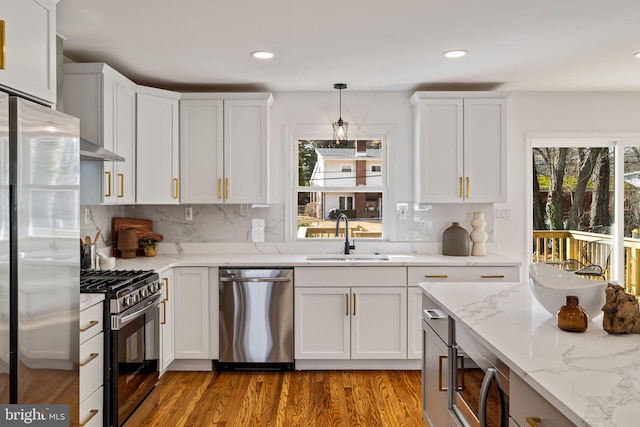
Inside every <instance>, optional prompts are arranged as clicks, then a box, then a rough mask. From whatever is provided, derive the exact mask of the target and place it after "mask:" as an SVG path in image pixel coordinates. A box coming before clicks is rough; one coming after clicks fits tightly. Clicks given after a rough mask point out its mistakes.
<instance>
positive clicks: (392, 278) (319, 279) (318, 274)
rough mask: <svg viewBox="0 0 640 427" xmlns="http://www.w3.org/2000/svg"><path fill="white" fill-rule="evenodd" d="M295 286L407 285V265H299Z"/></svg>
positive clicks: (296, 270) (296, 271)
mask: <svg viewBox="0 0 640 427" xmlns="http://www.w3.org/2000/svg"><path fill="white" fill-rule="evenodd" d="M295 286H296V287H301V286H316V287H317V286H332V287H338V286H348V287H353V286H407V269H406V267H374V266H371V267H335V266H332V267H297V268H296V269H295Z"/></svg>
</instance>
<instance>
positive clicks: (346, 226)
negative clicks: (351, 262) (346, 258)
mask: <svg viewBox="0 0 640 427" xmlns="http://www.w3.org/2000/svg"><path fill="white" fill-rule="evenodd" d="M341 219H344V253H345V255H349V251H350V250H351V249H355V248H356V245H352V244H350V243H349V218H347V216H346V215H345V214H344V213H341V214H340V215H338V218H337V219H336V236H338V235H339V232H340V220H341Z"/></svg>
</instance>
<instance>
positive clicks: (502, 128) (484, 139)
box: [464, 99, 506, 203]
mask: <svg viewBox="0 0 640 427" xmlns="http://www.w3.org/2000/svg"><path fill="white" fill-rule="evenodd" d="M504 117H505V100H504V99H465V101H464V138H465V143H464V176H465V177H466V178H468V183H469V185H470V188H469V189H468V192H465V198H466V200H467V201H469V202H476V203H479V202H499V201H506V192H505V188H504V187H505V183H506V179H505V176H504V174H505V173H506V161H505V156H504V152H505V144H506V135H505V134H506V124H505V120H504ZM465 185H466V183H465ZM467 193H468V196H466V194H467Z"/></svg>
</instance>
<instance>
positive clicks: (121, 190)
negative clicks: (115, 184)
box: [118, 173, 124, 197]
mask: <svg viewBox="0 0 640 427" xmlns="http://www.w3.org/2000/svg"><path fill="white" fill-rule="evenodd" d="M118 176H119V177H120V194H119V195H118V197H124V174H123V173H119V174H118Z"/></svg>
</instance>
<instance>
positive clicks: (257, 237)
mask: <svg viewBox="0 0 640 427" xmlns="http://www.w3.org/2000/svg"><path fill="white" fill-rule="evenodd" d="M251 239H252V240H253V241H254V242H264V219H257V218H256V219H253V220H251Z"/></svg>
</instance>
